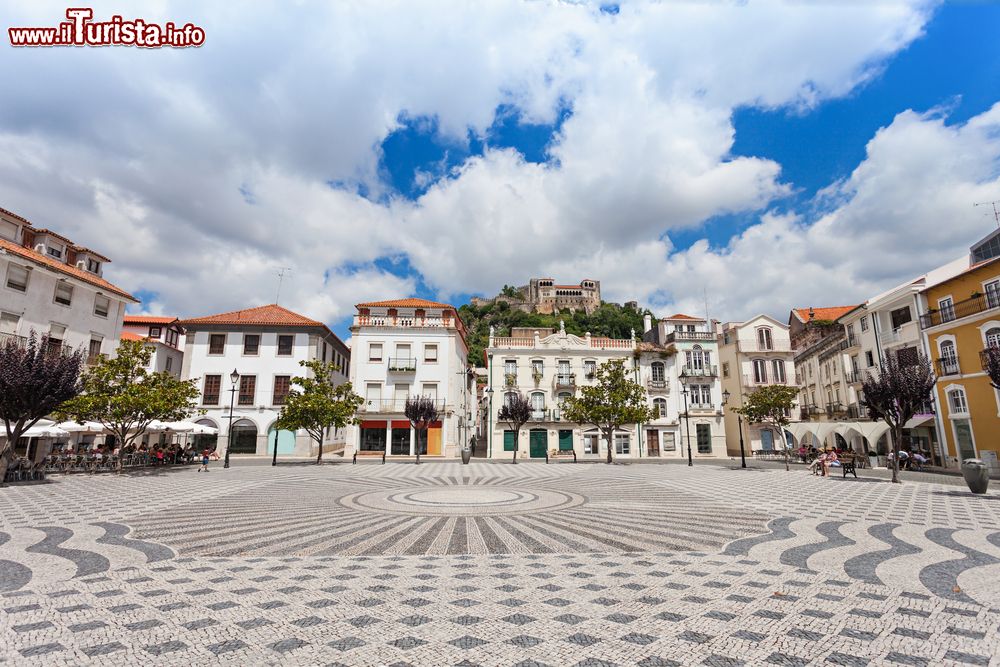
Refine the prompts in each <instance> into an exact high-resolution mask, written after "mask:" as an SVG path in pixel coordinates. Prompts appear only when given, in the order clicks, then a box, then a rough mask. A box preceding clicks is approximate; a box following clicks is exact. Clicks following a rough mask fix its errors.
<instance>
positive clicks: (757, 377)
mask: <svg viewBox="0 0 1000 667" xmlns="http://www.w3.org/2000/svg"><path fill="white" fill-rule="evenodd" d="M753 381H754V382H755V383H756V384H764V383H765V382H767V362H766V361H764V360H763V359H754V360H753Z"/></svg>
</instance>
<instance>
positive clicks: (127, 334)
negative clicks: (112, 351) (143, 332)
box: [118, 331, 149, 341]
mask: <svg viewBox="0 0 1000 667" xmlns="http://www.w3.org/2000/svg"><path fill="white" fill-rule="evenodd" d="M118 337H119V338H121V339H122V340H141V341H147V340H149V337H148V336H140V335H139V334H137V333H132V332H131V331H123V332H121V335H120V336H118Z"/></svg>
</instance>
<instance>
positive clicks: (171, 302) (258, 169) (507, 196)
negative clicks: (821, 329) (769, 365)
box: [0, 0, 995, 322]
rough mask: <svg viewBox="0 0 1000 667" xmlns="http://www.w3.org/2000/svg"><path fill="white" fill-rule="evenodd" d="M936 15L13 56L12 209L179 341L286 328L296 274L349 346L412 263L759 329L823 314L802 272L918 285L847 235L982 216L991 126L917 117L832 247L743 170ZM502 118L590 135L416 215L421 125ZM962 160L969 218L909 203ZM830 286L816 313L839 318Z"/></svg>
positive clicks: (495, 28) (867, 176) (3, 161)
mask: <svg viewBox="0 0 1000 667" xmlns="http://www.w3.org/2000/svg"><path fill="white" fill-rule="evenodd" d="M3 4H5V3H0V5H3ZM94 9H95V15H96V16H98V17H105V16H110V15H111V14H112V13H114V12H115V11H118V8H116V7H113V6H111V5H102V4H101V3H97V4H96V6H95V8H94ZM932 9H933V6H932V3H927V2H922V1H919V0H913V1H912V2H893V3H888V2H887V3H855V4H851V5H848V6H837V7H835V8H834V7H832V6H827V5H818V4H815V3H797V4H794V5H786V4H779V3H753V4H750V5H741V4H732V5H722V4H714V3H690V4H684V3H655V2H651V3H647V2H635V3H625V4H623V6H622V8H621V11H620V12H619V14H618V15H616V16H611V15H607V14H603V13H601V12H600V11H599V10H598V8H597V6H595V5H592V4H586V3H566V2H489V3H477V4H476V5H474V6H472V5H469V4H468V3H464V2H458V1H457V0H455V1H454V2H434V3H431V4H421V3H413V2H404V1H402V0H399V1H396V2H385V3H378V4H376V3H330V4H324V3H314V4H313V3H303V4H297V5H295V6H294V7H290V6H289V5H288V4H287V3H279V2H261V3H254V4H253V5H252V6H226V5H223V4H221V3H220V4H209V3H193V2H159V3H155V4H153V5H149V6H146V7H144V8H142V9H141V14H140V9H134V8H130V11H135V12H136V14H137V15H141V16H142V17H143V18H146V19H148V20H157V21H167V20H174V21H191V22H193V23H196V24H198V25H201V26H202V27H204V28H205V30H206V33H207V41H206V44H205V46H204V47H202V48H200V49H190V50H185V51H169V50H163V51H158V50H157V51H137V50H134V49H128V48H109V49H21V50H15V49H11V48H10V47H9V46H0V49H2V53H3V58H2V59H0V77H2V79H3V81H4V84H5V88H4V89H5V99H4V104H3V105H0V205H2V206H4V207H5V208H9V209H12V210H15V211H17V212H19V213H21V214H23V215H25V216H26V217H28V218H29V219H32V220H35V221H36V222H37V223H38V224H40V225H45V226H50V227H53V228H55V229H58V230H60V231H62V232H63V233H65V234H67V235H68V236H70V237H72V238H74V239H76V240H78V241H79V242H80V243H84V244H86V245H88V246H91V247H94V248H97V249H100V250H102V251H104V252H105V253H107V254H108V255H110V256H112V258H113V259H114V263H113V264H112V265H111V267H109V274H110V277H111V278H112V279H114V280H115V281H117V282H119V283H120V284H122V286H124V287H126V288H128V289H130V290H133V291H139V290H142V291H145V292H152V293H155V294H156V295H157V297H156V301H155V303H151V304H147V305H148V306H149V307H150V308H152V309H155V310H162V311H164V312H174V313H176V314H178V315H181V316H188V315H196V314H204V313H206V312H213V311H221V310H228V309H232V308H239V307H245V306H248V305H254V304H257V303H266V302H269V301H272V300H273V298H274V293H275V290H276V288H277V277H276V274H277V272H278V271H279V270H280V269H281V268H283V267H292V268H293V271H292V273H291V274H290V275H289V277H288V278H286V280H285V283H284V285H283V287H282V295H283V296H282V303H283V304H286V305H288V306H289V307H292V308H294V309H296V310H299V311H300V312H303V313H306V314H308V315H310V316H313V317H318V318H323V319H326V320H328V321H331V322H332V321H335V320H337V319H338V318H342V317H344V316H346V315H348V314H350V312H351V310H352V305H353V303H355V302H357V301H359V300H362V299H369V298H378V297H393V296H401V295H403V294H407V293H410V292H412V291H413V290H414V289H415V287H416V281H417V279H418V277H417V276H406V277H402V278H401V277H399V276H396V275H394V274H393V273H392V272H389V271H387V270H386V269H384V268H380V267H384V266H385V264H384V263H378V264H376V263H375V261H376V260H377V259H378V258H380V257H386V256H402V257H405V258H406V259H407V260H408V262H409V265H410V266H412V267H413V268H414V269H416V271H418V272H419V278H420V279H422V280H423V281H424V283H425V284H427V285H428V286H430V287H431V288H432V289H434V290H437V291H438V292H439V293H440V294H441V295H443V296H448V295H453V294H456V293H467V292H470V291H471V292H476V291H480V292H486V293H489V292H492V291H494V290H496V289H497V288H498V287H499V286H500V285H502V284H503V283H506V282H517V281H519V280H524V279H526V278H527V277H528V276H529V275H536V274H538V273H539V272H541V273H551V274H556V275H562V276H565V277H566V279H573V278H576V277H584V276H587V277H592V278H596V279H600V280H601V281H602V284H603V285H604V287H605V291H606V294H607V295H608V296H609V297H611V298H618V299H626V298H639V299H642V300H645V301H646V302H647V303H650V304H652V305H656V306H662V307H671V306H674V305H676V306H677V307H679V308H680V307H689V308H692V309H693V306H689V304H688V302H689V300H691V302H692V303H696V302H697V303H700V302H702V301H703V298H702V296H701V295H702V291H703V288H707V289H708V290H709V292H710V293H711V294H712V299H714V300H715V301H716V303H717V305H718V310H719V311H721V310H723V309H729V310H730V311H731V312H732V313H733V316H740V315H741V314H747V311H748V310H753V309H759V310H765V309H773V307H774V303H775V302H776V301H778V302H781V301H782V300H791V299H798V298H799V297H800V296H801V297H805V296H807V295H806V294H803V293H802V290H803V289H804V287H803V285H802V283H801V281H795V280H789V279H788V273H787V267H788V266H789V263H788V262H787V260H786V259H784V258H783V257H784V256H794V258H795V259H794V261H795V262H796V264H795V269H796V271H812V270H815V271H824V272H832V273H836V274H838V275H844V276H850V278H845V279H844V280H843V281H842V283H838V287H839V286H840V285H841V284H842V285H849V286H851V287H853V288H856V292H858V291H860V290H861V289H867V287H868V286H869V285H876V284H879V285H880V286H881V284H882V282H883V281H884V280H888V279H894V278H895V276H896V275H897V274H898V273H900V272H901V271H902V270H903V268H904V267H903V262H902V261H900V262H899V264H898V265H893V264H892V263H891V262H886V261H881V262H877V264H878V266H871V265H869V264H867V263H866V262H865V261H864V260H863V259H862V257H863V255H862V254H859V253H857V252H855V250H856V248H852V247H851V245H850V243H849V242H848V241H847V240H846V239H845V236H844V235H845V234H847V233H851V234H854V233H856V234H858V235H865V234H867V235H868V236H866V237H864V238H867V239H868V240H869V242H871V243H874V242H875V241H877V240H880V239H881V240H884V239H886V238H891V237H892V231H891V230H892V229H898V228H901V225H902V221H903V220H904V219H907V220H910V221H913V220H915V219H918V218H919V219H920V220H925V219H928V218H930V217H932V215H931V213H930V212H928V211H930V210H933V211H934V212H936V213H937V214H939V215H944V214H946V213H947V212H949V211H951V212H953V211H954V210H955V209H952V208H949V204H951V205H957V203H958V202H960V201H961V202H962V205H963V206H964V205H965V203H966V202H967V201H968V200H967V199H962V197H965V196H966V195H971V194H973V193H974V192H978V191H979V189H981V188H980V185H981V182H982V181H983V173H984V171H983V170H984V169H986V170H987V173H992V172H988V168H989V157H988V155H986V154H981V151H982V146H979V147H974V148H975V150H976V151H980V153H976V154H981V159H979V160H978V161H977V160H976V159H975V158H973V157H969V156H968V155H965V151H966V149H970V148H973V147H971V146H970V145H971V144H972V143H974V142H975V141H977V140H978V139H979V138H980V136H981V135H984V134H988V130H986V129H980V130H977V129H976V128H977V124H976V123H979V124H981V125H982V126H983V127H985V128H988V127H989V126H990V123H991V122H993V121H991V120H990V119H989V118H983V119H981V120H977V121H976V122H975V123H973V122H970V123H968V124H967V125H965V126H963V127H962V128H954V127H948V126H946V125H945V124H944V123H943V120H942V118H940V117H937V116H926V115H925V116H920V115H917V114H903V115H901V116H900V117H898V118H897V119H896V121H895V122H894V123H893V124H892V126H891V127H889V128H886V129H885V130H883V131H882V132H880V133H879V135H878V136H876V137H875V138H874V139H873V140H872V144H871V145H869V149H868V158H867V159H866V161H865V163H864V164H862V165H861V166H859V168H858V170H857V171H856V172H855V173H854V174H853V175H852V176H851V178H850V179H847V180H846V181H844V182H843V183H837V184H834V185H833V186H832V187H831V188H830V189H829V191H828V192H827V193H825V195H824V197H825V199H824V200H825V201H829V202H835V205H836V208H835V209H833V210H831V211H830V212H829V213H828V214H827V215H826V216H824V217H823V218H822V219H820V220H819V221H813V220H804V219H802V218H799V217H796V216H794V215H786V216H778V215H775V214H771V213H767V212H766V211H767V210H768V208H769V207H770V206H771V205H772V204H773V203H774V202H777V201H780V200H781V199H782V198H783V197H785V196H786V195H787V194H788V193H789V192H790V191H791V190H792V188H794V184H792V183H786V182H784V181H783V180H782V178H781V165H779V164H777V163H775V162H774V161H772V160H768V159H763V158H759V157H734V156H733V155H732V154H731V149H732V146H733V140H734V129H733V126H732V122H731V116H732V113H733V110H734V109H735V108H736V107H739V106H742V105H757V106H763V107H789V108H794V109H800V110H807V109H808V108H810V107H811V106H813V105H816V104H818V103H820V102H821V101H822V100H824V99H828V98H830V97H835V96H840V95H844V94H848V93H849V92H851V91H852V90H854V89H856V87H857V86H859V85H861V84H863V83H864V82H866V81H868V80H870V79H871V77H873V76H875V75H876V74H877V73H878V71H879V69H880V67H882V66H883V65H884V63H885V61H886V59H887V58H889V57H891V56H892V55H893V54H894V53H896V52H898V51H899V50H900V49H902V48H904V47H905V46H906V45H907V44H909V43H910V42H912V40H914V39H916V38H918V37H919V36H920V34H921V31H922V29H923V26H924V25H925V23H926V21H927V19H928V17H929V14H930V12H931V11H932ZM64 10H65V6H64V5H58V4H55V3H44V2H39V3H27V4H26V3H13V2H12V3H9V6H5V8H4V16H5V19H6V20H7V22H8V24H9V25H51V24H54V23H55V22H57V21H58V20H59V18H60V17H61V16H62V13H63V12H64ZM40 82H44V85H40ZM499 105H507V106H508V107H513V108H515V109H516V110H517V112H518V113H519V115H520V117H521V118H522V119H523V120H524V121H525V122H532V123H552V122H554V121H555V119H556V118H557V115H558V114H559V113H560V110H561V109H564V108H568V109H569V110H570V112H569V115H568V118H567V119H566V120H565V122H564V123H563V124H562V126H561V128H560V131H559V133H558V135H557V136H556V137H554V140H553V142H552V144H551V146H550V147H549V158H550V159H549V160H548V161H547V162H546V163H544V164H537V163H530V162H526V161H525V160H524V159H523V157H522V156H521V155H520V154H518V153H517V152H516V151H515V150H513V149H492V148H487V149H486V150H485V152H484V153H483V154H482V155H477V156H473V157H470V158H469V159H468V160H466V161H465V162H464V163H463V164H461V165H459V166H458V167H457V168H456V169H455V170H454V172H452V173H449V174H446V175H445V176H444V177H443V178H440V179H439V180H437V182H436V183H433V184H432V185H431V186H430V187H429V189H428V190H427V192H426V193H425V194H424V195H422V196H421V197H420V198H419V199H417V200H415V201H411V200H408V199H404V198H401V197H399V196H398V195H395V194H394V193H393V192H392V191H391V189H389V188H388V187H387V186H386V184H385V183H384V182H382V180H381V179H380V176H379V173H378V163H379V158H380V152H379V146H380V144H381V143H382V141H383V140H384V139H385V138H386V137H387V136H388V135H389V134H390V133H391V132H393V131H394V130H395V129H397V128H398V124H399V118H400V117H401V116H403V115H405V116H406V117H410V118H419V117H424V116H426V117H433V118H434V119H435V120H436V126H437V127H438V128H439V131H440V132H441V133H442V134H443V135H445V136H446V137H447V138H448V140H449V141H465V139H466V137H467V136H468V133H469V132H472V133H473V134H475V135H478V136H481V137H484V136H485V135H486V132H487V129H488V128H489V127H490V126H491V124H492V123H493V122H494V120H495V113H496V110H497V107H498V106H499ZM901 132H906V133H908V134H909V135H910V136H909V137H901V138H900V136H899V135H900V133H901ZM976 132H979V135H980V136H973V135H975V134H976ZM914 136H916V139H917V140H918V144H917V145H914V144H913V143H912V142H913V141H914ZM942 151H943V152H945V153H948V154H951V155H953V156H954V157H953V158H952V160H953V164H949V165H947V166H943V165H934V166H933V168H934V170H936V172H937V173H939V174H945V175H947V176H948V178H949V179H950V181H948V182H951V183H952V184H953V185H955V186H956V188H958V190H952V191H949V193H948V196H947V197H945V198H943V199H941V200H939V201H937V202H936V203H935V204H934V205H933V206H925V207H919V205H918V204H917V203H915V202H914V201H912V200H911V201H907V196H906V189H905V187H904V182H905V179H906V178H909V177H912V176H914V175H915V172H916V171H918V168H917V167H913V168H912V171H913V172H914V173H910V174H907V173H903V171H904V170H905V169H908V168H910V167H911V164H915V163H920V162H933V161H934V156H936V155H938V156H939V155H940V154H941V152H942ZM949 151H951V152H950V153H949ZM973 152H974V153H975V151H973ZM896 156H902V157H903V158H905V159H906V160H907V161H908V162H907V164H906V165H900V164H896V160H895V157H896ZM994 159H995V158H994ZM994 164H995V163H994ZM928 166H930V165H928ZM887 170H888V173H889V174H890V175H889V176H886V175H885V174H886V173H887ZM994 171H995V170H994ZM893 174H894V176H893ZM420 177H421V178H424V179H433V178H434V176H433V174H430V172H429V173H428V174H424V175H421V176H420ZM919 178H920V179H923V180H920V181H918V182H920V183H924V182H926V183H928V184H929V186H934V185H937V184H939V183H941V182H942V180H941V179H940V178H938V179H935V177H934V175H932V174H927V173H920V174H919ZM887 179H888V180H889V181H891V182H892V183H893V184H894V187H898V193H896V194H894V196H895V197H896V199H893V200H892V202H893V203H891V204H889V203H885V201H884V200H883V199H882V198H881V197H880V196H879V191H880V190H888V189H889V188H887V187H886V186H885V182H886V180H887ZM428 182H429V181H428ZM962 187H965V189H964V190H962ZM358 189H363V190H365V191H367V193H368V196H367V197H362V196H360V195H359V194H357V190H358ZM928 191H931V190H930V189H929V190H928ZM940 191H941V192H942V193H943V192H944V189H943V188H941V189H940ZM910 193H911V195H912V188H911V191H910ZM918 208H919V209H920V210H919V211H917V210H914V209H918ZM753 211H758V212H761V214H762V217H761V222H760V223H759V224H758V225H756V226H755V227H752V228H750V229H748V230H746V231H745V232H744V233H743V234H742V235H741V236H739V237H737V238H735V239H733V240H732V241H731V243H730V244H729V245H728V247H726V248H722V249H718V248H709V247H708V246H707V244H704V243H701V244H696V245H695V246H693V247H692V248H690V249H688V250H685V251H683V252H679V253H678V252H674V250H673V248H672V247H671V245H670V242H669V240H668V239H667V236H666V234H667V233H669V232H670V231H672V230H677V229H683V228H691V227H693V226H696V225H698V224H700V223H701V222H702V221H704V220H705V219H706V218H709V217H711V216H714V215H718V214H724V213H746V212H753ZM890 213H892V215H891V216H890V215H889V214H890ZM918 213H919V214H920V215H919V216H918V215H917V214H918ZM873 215H874V216H889V217H886V225H885V226H884V227H883V230H884V231H882V232H875V231H873V230H872V229H871V227H872V226H871V224H870V223H869V222H866V221H870V220H872V217H871V216H873ZM893 216H894V217H893ZM921 216H922V217H921ZM897 221H898V225H897ZM814 222H815V224H812V223H814ZM971 224H972V223H970V225H971ZM894 225H895V226H894ZM934 231H935V233H937V234H938V237H941V236H944V233H943V232H942V231H941V230H940V229H937V230H934ZM878 233H881V234H883V236H881V237H879V236H877V234H878ZM974 235H975V234H973V236H974ZM955 236H956V237H957V238H962V236H961V235H960V234H958V233H956V234H955ZM896 241H897V242H901V243H908V242H909V241H899V240H898V239H896ZM816 242H823V243H829V247H828V248H827V247H824V248H823V250H822V251H818V250H817V249H816V248H810V247H809V245H810V244H813V243H816ZM952 245H955V243H954V240H952ZM915 250H916V247H915V246H912V247H911V246H907V247H905V248H902V250H901V252H900V258H905V254H907V253H908V252H913V251H915ZM945 250H946V244H943V245H941V246H940V248H939V249H938V251H937V253H938V254H943V253H944V252H945ZM758 252H763V253H765V254H764V259H763V260H761V258H760V257H758V256H757V255H756V253H758ZM800 262H801V263H800ZM800 275H801V274H800ZM751 278H752V279H753V280H751ZM757 280H760V283H759V284H756V281H757ZM831 284H834V283H831V282H830V281H827V280H825V279H824V282H823V287H822V288H814V292H813V293H815V290H816V289H820V290H821V291H826V292H827V293H828V294H831V293H833V292H832V288H828V286H829V285H831ZM751 288H752V289H751ZM730 292H731V293H730ZM751 305H752V308H751V307H750V306H751ZM713 308H715V306H713ZM713 314H720V315H721V312H720V313H713Z"/></svg>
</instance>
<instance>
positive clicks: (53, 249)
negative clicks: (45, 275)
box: [46, 246, 62, 259]
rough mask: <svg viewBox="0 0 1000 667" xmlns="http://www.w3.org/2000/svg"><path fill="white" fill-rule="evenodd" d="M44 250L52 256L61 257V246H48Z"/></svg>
mask: <svg viewBox="0 0 1000 667" xmlns="http://www.w3.org/2000/svg"><path fill="white" fill-rule="evenodd" d="M46 251H47V252H48V253H49V254H50V255H52V256H53V257H58V258H59V259H62V248H56V247H55V246H49V247H48V248H46Z"/></svg>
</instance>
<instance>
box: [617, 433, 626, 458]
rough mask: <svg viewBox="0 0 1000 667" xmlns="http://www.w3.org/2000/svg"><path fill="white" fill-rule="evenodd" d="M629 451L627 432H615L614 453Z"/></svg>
mask: <svg viewBox="0 0 1000 667" xmlns="http://www.w3.org/2000/svg"><path fill="white" fill-rule="evenodd" d="M629 451H630V450H629V435H628V433H615V454H628V453H629Z"/></svg>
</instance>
